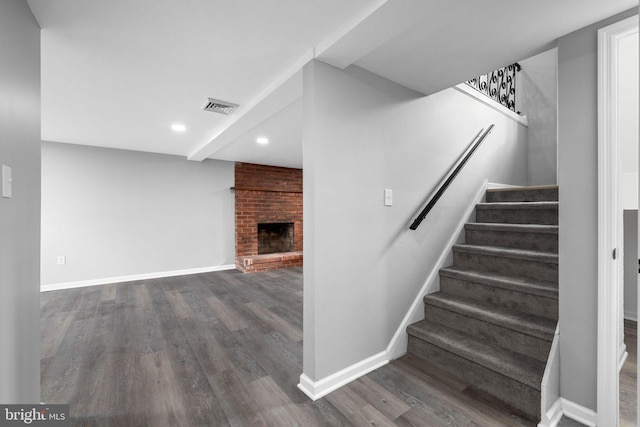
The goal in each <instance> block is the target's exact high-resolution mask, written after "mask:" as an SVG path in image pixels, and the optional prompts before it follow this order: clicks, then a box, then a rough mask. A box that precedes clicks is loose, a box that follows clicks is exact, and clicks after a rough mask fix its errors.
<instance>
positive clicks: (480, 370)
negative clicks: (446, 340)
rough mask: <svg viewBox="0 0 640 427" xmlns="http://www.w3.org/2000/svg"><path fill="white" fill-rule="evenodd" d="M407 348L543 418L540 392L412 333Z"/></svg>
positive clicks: (507, 402) (528, 412)
mask: <svg viewBox="0 0 640 427" xmlns="http://www.w3.org/2000/svg"><path fill="white" fill-rule="evenodd" d="M408 351H409V353H411V354H413V355H415V356H416V357H418V358H421V359H424V360H426V361H428V362H429V363H431V364H433V365H435V366H437V367H439V368H440V369H442V370H444V371H446V372H448V373H450V374H452V375H454V376H457V377H458V378H460V379H461V380H463V381H466V382H467V383H469V384H473V385H474V386H475V387H477V388H478V389H481V390H483V391H485V392H487V393H489V394H491V395H493V396H495V397H497V398H498V399H500V400H502V401H503V402H505V403H506V404H508V405H510V406H511V407H513V408H515V409H517V410H518V411H519V412H521V413H522V414H523V415H525V416H527V417H528V418H530V419H531V420H533V421H536V422H537V421H538V420H539V419H540V391H538V390H536V389H534V388H532V387H529V386H527V385H525V384H522V383H520V382H518V381H515V380H513V379H511V378H509V377H505V376H504V375H501V374H498V373H496V372H494V371H492V370H490V369H487V368H485V367H483V366H480V365H478V364H477V363H474V362H471V361H469V360H467V359H464V358H462V357H459V356H457V355H455V354H453V353H450V352H448V351H446V350H443V349H442V348H440V347H437V346H435V345H432V344H430V343H428V342H425V341H422V340H420V339H418V338H415V337H413V336H409V346H408Z"/></svg>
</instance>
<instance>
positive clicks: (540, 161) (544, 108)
mask: <svg viewBox="0 0 640 427" xmlns="http://www.w3.org/2000/svg"><path fill="white" fill-rule="evenodd" d="M519 63H520V65H522V70H521V71H520V72H519V73H518V81H517V85H518V87H517V92H516V93H517V96H518V109H519V110H520V111H521V112H522V114H524V115H526V116H527V119H528V120H529V132H528V134H527V146H528V148H529V149H528V170H529V176H528V184H529V185H549V184H556V183H557V182H558V181H557V165H558V162H557V157H558V156H557V151H558V144H557V142H558V137H557V132H558V126H557V124H558V51H557V49H551V50H548V51H546V52H543V53H541V54H539V55H536V56H534V57H531V58H528V59H525V60H524V61H519Z"/></svg>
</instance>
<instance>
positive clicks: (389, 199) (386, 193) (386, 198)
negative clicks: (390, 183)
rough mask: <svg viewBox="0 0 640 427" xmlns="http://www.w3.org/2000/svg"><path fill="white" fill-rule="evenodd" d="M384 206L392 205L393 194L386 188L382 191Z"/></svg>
mask: <svg viewBox="0 0 640 427" xmlns="http://www.w3.org/2000/svg"><path fill="white" fill-rule="evenodd" d="M384 205H385V206H391V205H393V192H392V191H391V190H390V189H388V188H385V190H384Z"/></svg>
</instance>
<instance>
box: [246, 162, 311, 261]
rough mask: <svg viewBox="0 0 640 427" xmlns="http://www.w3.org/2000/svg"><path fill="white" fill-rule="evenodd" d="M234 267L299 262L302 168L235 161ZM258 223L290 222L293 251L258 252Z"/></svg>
mask: <svg viewBox="0 0 640 427" xmlns="http://www.w3.org/2000/svg"><path fill="white" fill-rule="evenodd" d="M235 194H236V268H237V269H238V270H240V271H242V272H245V273H250V272H256V271H266V270H275V269H278V268H284V267H294V266H301V265H302V259H303V257H302V241H303V234H302V170H301V169H292V168H280V167H273V166H263V165H254V164H251V163H236V167H235ZM259 223H293V225H294V232H293V233H294V238H293V243H294V244H293V246H294V247H293V252H279V253H273V254H267V255H262V254H259V253H258V224H259Z"/></svg>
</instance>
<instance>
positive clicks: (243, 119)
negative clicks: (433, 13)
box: [187, 0, 416, 161]
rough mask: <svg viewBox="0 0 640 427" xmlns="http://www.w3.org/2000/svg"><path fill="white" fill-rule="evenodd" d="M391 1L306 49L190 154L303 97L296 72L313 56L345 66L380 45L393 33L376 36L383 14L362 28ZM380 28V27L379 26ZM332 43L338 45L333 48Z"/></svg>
mask: <svg viewBox="0 0 640 427" xmlns="http://www.w3.org/2000/svg"><path fill="white" fill-rule="evenodd" d="M404 1H406V0H404ZM412 1H416V0H412ZM388 2H389V0H376V1H373V2H370V3H369V4H368V5H367V7H366V8H363V9H361V10H360V11H359V12H358V13H357V14H356V15H354V16H353V17H352V18H351V19H349V20H348V21H346V22H345V23H344V24H343V25H341V26H340V27H338V28H337V29H336V30H335V31H334V32H332V33H331V34H330V35H328V36H327V37H326V38H325V39H324V40H322V41H321V42H320V43H318V44H317V45H316V46H315V47H314V48H312V49H310V50H309V51H308V52H305V54H304V55H302V56H301V57H300V58H299V59H298V60H297V61H295V62H294V63H293V64H291V65H290V66H289V67H288V68H287V69H286V70H285V71H284V72H282V73H281V74H280V75H279V76H278V77H277V78H276V79H274V80H273V81H272V82H271V83H269V85H268V86H267V87H266V88H264V89H263V90H262V91H261V92H260V93H259V94H258V95H257V96H256V97H255V98H253V100H252V101H251V102H249V103H248V104H245V105H242V106H240V107H239V108H238V109H237V110H236V111H235V113H234V114H233V116H231V117H230V118H229V120H228V121H226V122H225V123H224V124H223V125H222V126H221V127H219V128H218V129H217V130H216V131H215V132H213V135H212V136H211V137H209V138H208V140H207V141H206V142H204V143H202V144H200V145H199V146H198V147H197V148H196V149H195V150H194V151H193V152H192V153H191V154H190V155H189V156H188V157H187V158H188V159H189V160H193V161H202V160H204V159H206V158H208V157H210V156H212V155H213V154H214V153H215V152H216V151H218V150H220V149H221V148H222V147H224V146H225V145H227V144H229V143H231V142H232V141H234V140H235V139H236V138H238V137H239V136H241V135H243V134H244V133H245V132H248V131H250V130H251V129H252V128H254V127H255V126H256V125H258V124H260V123H262V122H263V121H265V120H266V119H268V118H269V117H271V116H272V115H274V114H275V113H277V112H278V111H280V110H282V109H283V108H285V107H286V106H287V105H289V104H291V103H292V102H293V101H295V100H296V99H298V98H300V97H301V96H302V78H301V77H300V82H299V85H296V78H295V76H296V74H297V73H298V72H300V71H301V70H302V68H303V67H304V66H305V64H307V63H308V62H309V61H311V60H312V59H314V58H316V57H318V58H319V59H320V60H322V61H325V62H328V63H330V64H331V62H329V61H331V60H332V58H334V57H336V58H340V59H339V61H338V60H335V61H334V64H331V65H334V66H339V67H341V68H345V67H347V66H349V65H351V63H352V62H353V61H355V60H356V59H358V58H360V57H362V56H363V55H365V54H366V53H368V52H369V51H370V50H371V49H374V48H375V47H376V46H377V44H376V43H378V44H379V43H382V42H384V40H387V38H386V37H388V34H390V32H389V30H385V31H382V32H381V34H380V35H377V36H376V37H375V39H374V38H373V36H372V34H371V33H372V32H374V30H375V27H376V26H377V25H378V23H379V22H381V21H383V19H382V18H381V17H377V18H376V22H375V23H373V24H370V25H367V26H366V28H367V30H366V31H360V30H359V28H360V27H361V26H362V24H363V23H365V22H367V20H368V19H369V18H370V17H371V16H373V15H374V14H376V12H377V11H378V10H379V9H380V8H381V7H383V6H384V5H385V4H387V3H388ZM400 3H402V2H400ZM403 19H404V18H403ZM397 22H402V21H397ZM404 27H405V26H404V25H403V28H404ZM382 28H385V25H382ZM379 30H380V28H378V31H379ZM354 32H357V35H356V36H350V35H351V34H352V33H354ZM379 32H380V31H379ZM382 33H384V34H382ZM345 38H348V39H349V42H347V43H342V40H343V39H345ZM371 40H375V42H374V43H372V44H371V45H369V44H368V43H371ZM333 46H337V47H336V48H335V49H333ZM349 61H351V62H349ZM296 88H297V90H298V91H297V93H295V90H296Z"/></svg>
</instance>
